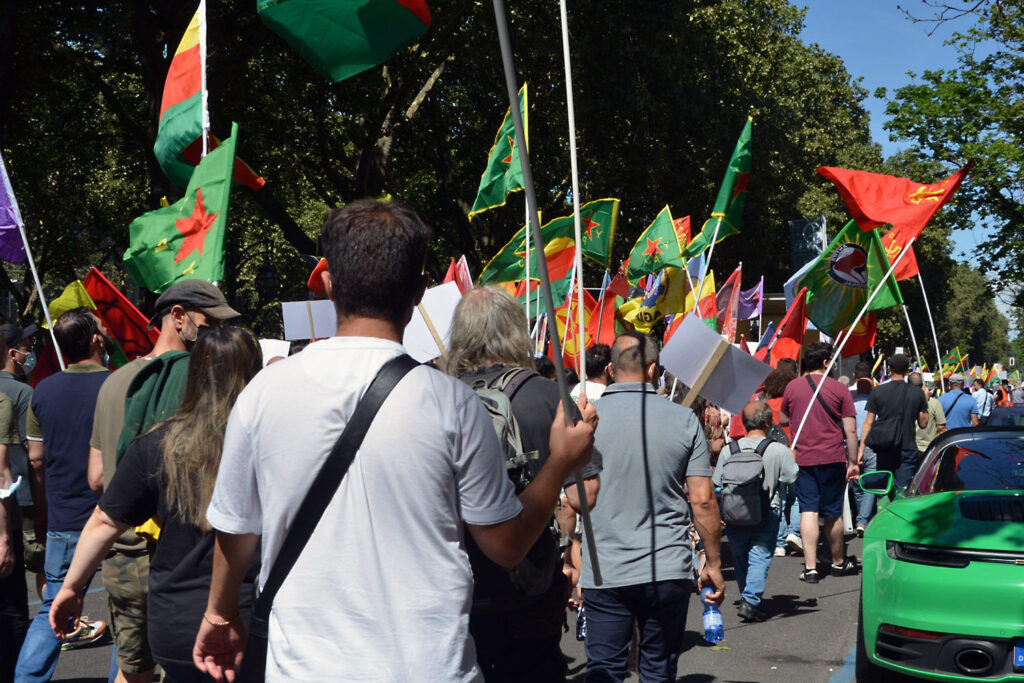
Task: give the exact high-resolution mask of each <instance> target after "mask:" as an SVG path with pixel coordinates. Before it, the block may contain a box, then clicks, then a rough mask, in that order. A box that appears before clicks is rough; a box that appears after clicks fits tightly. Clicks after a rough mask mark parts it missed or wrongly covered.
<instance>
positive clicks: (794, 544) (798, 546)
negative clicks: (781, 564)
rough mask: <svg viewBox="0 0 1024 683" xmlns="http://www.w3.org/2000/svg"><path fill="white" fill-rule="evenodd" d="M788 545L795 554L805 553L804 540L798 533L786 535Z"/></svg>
mask: <svg viewBox="0 0 1024 683" xmlns="http://www.w3.org/2000/svg"><path fill="white" fill-rule="evenodd" d="M786 547H788V548H789V549H790V550H792V551H793V554H794V555H803V554H804V542H803V540H801V539H800V537H799V536H797V535H796V534H790V535H789V536H786Z"/></svg>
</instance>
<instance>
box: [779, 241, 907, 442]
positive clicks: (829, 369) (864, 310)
mask: <svg viewBox="0 0 1024 683" xmlns="http://www.w3.org/2000/svg"><path fill="white" fill-rule="evenodd" d="M915 239H916V238H915V237H911V238H910V239H909V240H908V241H907V244H906V246H904V247H903V251H901V252H900V255H899V256H897V257H896V260H895V261H893V262H892V265H891V266H889V270H888V272H886V274H885V277H883V278H882V280H881V282H879V283H878V286H877V287H875V290H874V291H873V292H871V296H869V297H868V300H867V301H865V302H864V307H863V308H861V309H860V313H858V314H857V317H856V318H854V319H853V322H852V323H851V324H850V329H851V330H852V329H853V328H855V327H857V323H859V322H860V319H861V318H863V317H864V314H865V313H867V312H868V306H870V305H871V302H872V301H874V300H875V297H876V296H877V295H878V293H879V292H881V291H882V287H885V285H886V283H887V282H888V281H889V278H890V277H892V274H893V271H895V270H896V266H898V265H899V264H900V261H902V260H903V257H904V256H906V255H907V252H908V251H910V246H911V245H912V244H913V243H914V240H915ZM851 336H852V335H849V334H848V335H846V336H845V337H844V338H843V341H842V343H841V344H840V345H839V346H838V348H836V350H835V352H834V353H833V354H832V358H830V359H829V361H828V365H827V366H826V367H825V374H824V375H822V378H821V381H820V382H818V386H816V387H814V394H813V395H812V396H811V401H810V403H808V404H807V410H805V411H804V416H803V419H802V420H800V425H799V426H798V427H797V428H796V432H795V433H794V434H793V443H791V444H790V446H789V447H790V448H793V449H795V448H796V444H797V441H799V440H800V433H801V432H802V431H803V430H804V425H805V424H807V416H808V415H809V414H810V412H811V408H813V407H814V403H815V401H817V400H818V394H820V393H821V387H822V386H823V385H824V384H825V378H826V377H828V373H830V372H832V367H833V366H834V365H835V364H836V359H837V358H839V356H840V354H841V353H842V352H843V348H845V347H846V342H848V341H850V337H851Z"/></svg>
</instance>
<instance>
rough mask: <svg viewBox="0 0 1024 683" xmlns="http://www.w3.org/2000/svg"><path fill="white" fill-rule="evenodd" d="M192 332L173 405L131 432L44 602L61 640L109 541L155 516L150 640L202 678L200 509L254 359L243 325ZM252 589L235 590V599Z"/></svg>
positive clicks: (204, 559)
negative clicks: (197, 662) (178, 400)
mask: <svg viewBox="0 0 1024 683" xmlns="http://www.w3.org/2000/svg"><path fill="white" fill-rule="evenodd" d="M200 330H201V334H200V335H199V337H198V339H197V341H196V343H195V345H194V346H193V348H192V355H191V357H190V359H189V369H188V383H187V386H186V389H185V396H184V398H183V400H182V407H181V412H179V413H178V414H177V415H175V416H174V417H172V418H170V419H169V420H165V421H164V422H161V423H160V424H158V425H156V426H155V427H154V428H153V429H152V430H150V431H149V432H148V433H146V434H144V435H143V436H141V437H139V438H138V439H136V440H135V442H134V443H132V445H131V447H130V448H129V449H128V451H127V452H126V453H125V455H124V458H123V459H122V460H121V462H120V463H119V464H118V466H117V471H116V472H115V473H114V477H113V479H112V480H111V482H110V486H109V487H108V488H107V490H106V491H105V492H104V494H103V498H102V499H101V500H100V503H99V506H98V507H97V508H96V509H95V510H94V511H93V514H92V517H91V518H90V519H89V522H88V523H87V524H86V526H85V529H84V530H83V531H82V536H81V539H80V540H79V542H78V548H77V550H76V551H75V556H74V559H73V560H72V562H71V567H70V569H69V570H68V573H67V577H66V578H65V580H64V585H63V586H62V587H61V589H60V592H59V593H58V594H57V596H56V598H55V599H54V601H53V606H52V608H51V609H50V626H51V627H52V628H53V630H54V633H56V634H57V636H58V637H61V638H62V637H63V636H64V635H65V634H66V633H68V632H70V631H71V630H72V629H73V624H74V623H77V621H78V617H79V616H80V615H81V613H82V599H83V592H82V587H83V586H84V585H85V583H86V581H87V580H88V578H89V577H91V576H92V574H93V572H94V571H95V570H96V567H97V566H98V565H99V563H100V562H101V561H102V559H103V557H104V556H105V555H106V553H107V550H108V549H109V548H110V546H111V545H112V544H113V542H114V541H115V540H116V539H117V538H118V536H120V535H121V534H122V533H123V532H124V531H125V530H126V529H128V528H129V527H133V526H138V525H140V524H143V523H144V522H145V521H146V520H148V519H150V518H151V517H156V518H157V519H159V520H160V522H161V530H160V538H159V540H158V542H157V545H156V552H155V553H154V555H153V559H152V562H151V564H150V573H149V642H150V646H151V647H152V650H153V656H154V658H155V659H156V661H157V662H158V663H159V664H160V665H161V666H162V667H163V668H164V669H165V670H166V671H167V673H168V674H169V675H170V677H171V678H172V680H174V681H175V682H176V683H182V682H185V681H191V680H197V681H201V680H210V679H209V678H208V677H207V676H205V674H201V673H200V672H199V671H198V670H197V669H195V667H194V665H193V664H192V646H193V643H194V642H195V637H196V633H197V632H198V631H199V625H200V623H201V622H202V620H203V618H204V613H203V611H204V609H205V607H206V601H207V597H208V594H209V590H210V575H211V570H212V562H213V544H214V532H213V530H212V529H211V528H210V525H209V523H207V521H206V507H207V505H208V504H209V502H210V497H211V496H212V495H213V484H214V480H215V479H216V476H217V468H218V466H219V465H220V454H221V448H222V446H223V444H224V430H225V427H226V426H227V421H228V415H229V413H230V412H231V407H232V406H233V405H234V402H235V398H237V396H238V394H239V393H240V392H241V391H242V389H243V388H244V387H245V385H246V384H247V383H248V382H249V380H250V379H252V377H253V376H254V375H255V374H256V373H257V372H258V371H259V369H260V365H261V362H260V351H259V347H258V346H257V345H256V342H255V341H254V340H253V339H252V337H251V336H249V334H247V333H246V332H245V331H244V330H240V329H238V328H232V327H216V328H214V327H204V328H200ZM257 573H258V568H257V567H252V568H250V571H249V574H248V575H247V577H246V580H247V583H249V584H250V588H251V584H252V583H253V582H254V581H255V579H256V575H257ZM251 594H252V591H251V590H249V591H245V590H243V596H248V597H251ZM246 607H248V605H246Z"/></svg>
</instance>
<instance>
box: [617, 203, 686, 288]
mask: <svg viewBox="0 0 1024 683" xmlns="http://www.w3.org/2000/svg"><path fill="white" fill-rule="evenodd" d="M682 250H683V249H682V245H680V244H679V233H677V232H676V229H675V225H674V224H673V222H672V213H671V212H670V211H669V209H668V206H667V205H666V206H665V208H664V209H662V210H661V211H660V212H659V213H658V215H657V216H656V217H655V219H654V222H653V223H651V224H650V225H649V226H647V229H646V230H644V231H643V233H642V234H641V235H640V239H638V240H637V241H636V244H635V245H633V250H632V251H631V252H629V267H628V268H627V269H626V279H627V280H629V281H630V282H633V281H636V280H637V279H639V278H641V277H643V276H644V275H650V274H652V273H657V272H658V271H659V270H661V269H662V268H668V267H670V266H671V267H675V268H683V267H685V266H684V264H683V257H682V256H681V252H682Z"/></svg>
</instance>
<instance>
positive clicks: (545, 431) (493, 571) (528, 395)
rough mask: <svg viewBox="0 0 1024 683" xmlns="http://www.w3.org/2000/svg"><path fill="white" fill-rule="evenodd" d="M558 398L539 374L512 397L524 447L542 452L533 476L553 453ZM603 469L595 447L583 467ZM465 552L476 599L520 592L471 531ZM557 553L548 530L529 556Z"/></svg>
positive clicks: (490, 370)
mask: <svg viewBox="0 0 1024 683" xmlns="http://www.w3.org/2000/svg"><path fill="white" fill-rule="evenodd" d="M510 369H511V368H510V367H509V366H505V365H491V366H488V367H485V368H480V369H478V370H477V371H475V372H472V373H470V374H468V375H464V376H463V377H462V379H463V380H464V381H466V382H472V381H473V380H474V379H477V378H483V379H485V380H487V381H488V382H491V381H493V380H495V379H497V378H498V377H500V376H501V374H502V373H504V372H505V371H507V370H510ZM559 401H560V398H559V393H558V384H556V383H555V382H552V381H551V380H549V379H547V378H546V377H542V376H540V375H534V376H533V377H530V378H529V379H527V380H526V381H525V382H523V384H522V385H521V386H520V387H519V389H518V390H517V391H516V393H515V395H514V396H513V397H512V414H513V415H515V418H516V422H517V423H518V424H519V436H520V438H521V439H522V442H523V450H524V451H527V452H529V451H534V450H535V451H538V452H539V453H540V457H539V458H538V459H537V460H536V461H535V462H534V463H531V467H530V469H531V473H532V474H534V475H535V474H536V473H537V471H539V470H540V468H541V467H542V466H543V465H544V463H545V462H546V461H547V459H548V456H549V455H550V454H551V451H550V448H549V443H548V442H549V440H550V438H551V423H552V422H554V419H555V411H556V410H557V409H558V403H559ZM600 472H601V462H600V456H599V455H598V453H597V451H596V450H595V451H594V456H593V458H592V459H591V461H590V464H589V465H587V466H586V467H585V468H584V469H583V477H584V478H589V477H596V476H597V475H598V474H599V473H600ZM572 481H573V479H570V480H569V481H567V482H566V483H571V482H572ZM466 551H467V554H468V555H469V563H470V565H471V566H472V568H473V599H474V601H477V600H480V599H482V598H501V597H513V596H517V595H518V594H519V592H518V591H517V589H516V588H515V587H514V586H513V585H512V582H511V580H510V579H509V577H508V572H507V570H505V569H504V568H503V567H500V566H499V565H497V564H495V563H494V562H491V561H490V560H489V559H487V557H486V556H485V555H484V554H483V551H482V550H480V549H479V548H478V547H477V546H476V544H475V543H474V542H473V538H472V536H470V535H469V534H466ZM557 554H558V541H557V539H556V538H555V537H554V536H553V535H552V534H550V533H548V532H546V531H545V532H543V533H541V535H540V538H539V539H537V542H536V543H535V544H534V545H533V547H532V548H530V550H529V552H528V553H527V557H528V558H530V559H533V560H534V561H535V562H537V563H538V564H541V563H542V561H541V558H546V557H551V556H557ZM554 565H555V567H556V569H555V572H557V573H560V572H561V571H562V567H561V563H560V562H554Z"/></svg>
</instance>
